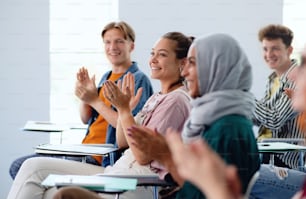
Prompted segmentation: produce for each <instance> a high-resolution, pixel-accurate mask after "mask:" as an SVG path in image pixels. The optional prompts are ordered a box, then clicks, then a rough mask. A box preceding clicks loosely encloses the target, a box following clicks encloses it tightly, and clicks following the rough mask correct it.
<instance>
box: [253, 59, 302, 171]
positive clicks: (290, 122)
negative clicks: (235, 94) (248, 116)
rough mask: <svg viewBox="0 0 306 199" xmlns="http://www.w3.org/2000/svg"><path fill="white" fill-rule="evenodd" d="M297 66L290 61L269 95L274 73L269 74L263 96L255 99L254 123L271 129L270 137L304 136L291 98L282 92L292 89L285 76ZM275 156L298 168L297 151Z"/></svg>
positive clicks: (292, 85)
mask: <svg viewBox="0 0 306 199" xmlns="http://www.w3.org/2000/svg"><path fill="white" fill-rule="evenodd" d="M294 67H297V63H296V61H294V60H292V61H291V66H290V68H289V69H288V71H287V72H286V73H284V74H283V75H282V76H281V77H280V86H279V88H278V89H277V90H276V91H275V93H274V94H272V95H271V90H272V86H273V80H274V78H276V73H275V72H273V73H272V74H271V75H270V76H269V80H268V83H267V88H266V91H265V96H264V98H263V99H261V100H255V101H256V110H255V113H254V118H253V121H254V124H255V125H257V126H259V127H260V128H259V132H261V129H263V128H268V129H270V130H271V131H272V138H304V136H303V133H302V131H301V130H300V129H299V128H298V125H297V121H298V113H297V112H296V111H294V110H293V108H292V106H291V99H290V98H289V97H288V96H287V95H286V94H285V93H284V90H285V88H289V89H294V87H295V84H294V82H292V81H289V80H288V78H287V76H288V74H289V72H290V71H291V70H292V69H293V68H294ZM277 157H278V158H279V159H280V160H281V161H283V163H285V164H286V165H288V166H289V167H290V168H294V169H296V168H298V166H299V153H298V152H286V153H283V154H281V155H277Z"/></svg>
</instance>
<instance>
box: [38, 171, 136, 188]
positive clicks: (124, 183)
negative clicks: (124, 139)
mask: <svg viewBox="0 0 306 199" xmlns="http://www.w3.org/2000/svg"><path fill="white" fill-rule="evenodd" d="M41 184H42V185H43V186H45V187H53V186H56V187H63V186H80V187H84V188H86V189H90V190H93V191H102V192H112V191H114V192H118V191H119V192H120V191H128V190H135V189H136V185H137V179H135V178H120V177H105V176H97V175H56V174H50V175H49V176H48V177H47V178H46V179H45V180H44V181H43V182H42V183H41Z"/></svg>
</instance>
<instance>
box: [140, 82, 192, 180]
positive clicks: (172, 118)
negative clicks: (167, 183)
mask: <svg viewBox="0 0 306 199" xmlns="http://www.w3.org/2000/svg"><path fill="white" fill-rule="evenodd" d="M190 109H191V105H190V97H189V95H188V93H187V91H186V89H185V88H183V87H181V88H179V89H177V90H175V91H173V92H170V93H168V94H159V93H156V94H154V95H153V96H151V97H150V98H149V99H148V101H147V103H146V104H145V105H144V107H143V109H142V111H140V112H139V113H138V114H137V116H136V118H135V119H136V121H137V122H138V123H139V124H142V125H144V126H147V127H149V128H151V129H157V131H158V132H159V133H162V134H164V133H165V132H166V130H167V128H169V127H171V128H173V129H175V130H177V131H178V132H181V131H182V130H183V126H184V123H185V120H186V119H187V118H188V116H189V112H190ZM150 168H151V169H152V170H153V171H154V172H157V173H158V174H159V177H160V178H161V179H164V176H165V175H166V174H167V171H166V170H165V168H164V167H163V166H162V165H161V164H159V163H158V162H157V161H152V162H151V163H150Z"/></svg>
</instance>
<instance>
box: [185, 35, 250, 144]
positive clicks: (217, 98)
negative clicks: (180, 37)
mask: <svg viewBox="0 0 306 199" xmlns="http://www.w3.org/2000/svg"><path fill="white" fill-rule="evenodd" d="M192 46H193V47H194V48H195V50H196V64H197V71H198V81H199V90H200V97H197V98H195V99H193V100H191V104H192V110H191V113H190V117H189V119H188V120H187V121H186V123H185V126H184V129H183V133H182V136H183V140H184V141H185V142H189V141H191V140H194V139H196V138H197V137H199V136H201V133H202V132H203V131H204V130H205V127H207V126H209V125H211V124H212V123H213V122H214V121H216V120H217V119H219V118H221V117H223V116H225V115H229V114H238V115H243V116H246V117H248V118H250V117H251V116H252V112H253V111H254V107H255V106H254V97H253V95H252V94H251V93H250V92H249V91H250V88H251V85H252V71H251V65H250V63H249V61H248V59H247V57H246V55H245V53H244V52H243V50H242V49H241V48H240V46H239V44H238V42H237V41H236V40H235V39H233V38H232V37H230V36H229V35H226V34H214V35H210V36H207V37H200V38H198V39H196V40H195V41H194V43H193V44H192Z"/></svg>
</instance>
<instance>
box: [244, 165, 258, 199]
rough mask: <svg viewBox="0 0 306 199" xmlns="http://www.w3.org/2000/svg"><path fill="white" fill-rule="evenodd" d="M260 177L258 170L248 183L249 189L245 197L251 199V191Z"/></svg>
mask: <svg viewBox="0 0 306 199" xmlns="http://www.w3.org/2000/svg"><path fill="white" fill-rule="evenodd" d="M258 177H259V170H258V171H256V172H255V173H254V175H253V176H252V178H251V180H250V182H249V184H248V187H247V190H246V192H245V194H244V197H243V198H244V199H249V197H250V194H251V191H252V188H253V186H254V184H255V182H256V180H257V179H258Z"/></svg>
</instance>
